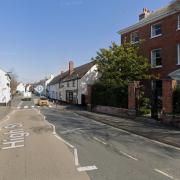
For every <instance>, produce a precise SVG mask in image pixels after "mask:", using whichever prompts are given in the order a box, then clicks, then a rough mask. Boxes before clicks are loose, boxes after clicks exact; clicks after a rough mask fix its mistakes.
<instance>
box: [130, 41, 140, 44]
mask: <svg viewBox="0 0 180 180" xmlns="http://www.w3.org/2000/svg"><path fill="white" fill-rule="evenodd" d="M138 43H139V41H136V42H132V41H131V44H138Z"/></svg>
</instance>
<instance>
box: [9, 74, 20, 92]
mask: <svg viewBox="0 0 180 180" xmlns="http://www.w3.org/2000/svg"><path fill="white" fill-rule="evenodd" d="M9 76H10V78H11V83H10V87H11V94H12V95H14V94H15V93H16V88H17V85H18V81H17V78H18V76H17V75H16V74H15V73H14V72H11V73H9Z"/></svg>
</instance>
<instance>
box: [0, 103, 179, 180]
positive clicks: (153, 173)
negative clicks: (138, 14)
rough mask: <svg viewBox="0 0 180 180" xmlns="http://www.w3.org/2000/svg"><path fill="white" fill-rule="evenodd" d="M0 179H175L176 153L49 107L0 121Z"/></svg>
mask: <svg viewBox="0 0 180 180" xmlns="http://www.w3.org/2000/svg"><path fill="white" fill-rule="evenodd" d="M0 128H1V131H0V159H1V161H0V169H1V171H0V180H1V179H2V180H10V179H13V180H21V179H22V180H76V179H77V180H81V179H82V180H86V179H89V180H90V179H91V180H136V179H138V180H151V179H152V180H161V179H162V180H166V179H167V180H168V179H174V180H178V179H179V180H180V151H179V150H178V149H174V148H172V147H168V146H164V145H162V144H158V143H154V142H152V141H150V140H148V139H145V138H143V137H139V136H135V135H133V134H130V133H127V132H125V131H123V130H119V129H116V128H113V127H110V126H108V125H105V124H101V123H98V122H95V121H93V120H92V119H89V118H85V117H82V116H79V115H77V114H75V113H73V112H72V111H66V110H57V109H55V108H53V107H51V108H49V107H42V108H38V107H35V106H34V104H33V102H32V101H30V102H28V101H27V102H26V101H24V102H21V103H19V104H18V105H17V107H15V108H14V111H12V112H11V114H9V118H7V119H4V120H3V121H1V122H0Z"/></svg>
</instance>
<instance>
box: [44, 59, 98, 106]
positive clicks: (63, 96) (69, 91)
mask: <svg viewBox="0 0 180 180" xmlns="http://www.w3.org/2000/svg"><path fill="white" fill-rule="evenodd" d="M98 78H99V74H98V72H97V66H96V64H95V62H93V61H92V62H89V63H87V64H84V65H82V66H79V67H76V68H74V63H73V62H72V61H70V62H69V69H68V71H66V72H62V73H61V74H59V75H57V76H56V77H54V79H53V80H52V81H51V82H50V83H49V84H48V87H47V88H48V94H49V98H51V99H54V100H58V101H64V102H67V103H72V104H82V105H83V104H86V100H87V87H88V85H92V84H94V83H95V82H96V81H97V80H98Z"/></svg>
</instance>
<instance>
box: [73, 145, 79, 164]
mask: <svg viewBox="0 0 180 180" xmlns="http://www.w3.org/2000/svg"><path fill="white" fill-rule="evenodd" d="M74 161H75V165H76V166H79V160H78V153H77V149H76V148H75V149H74Z"/></svg>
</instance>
